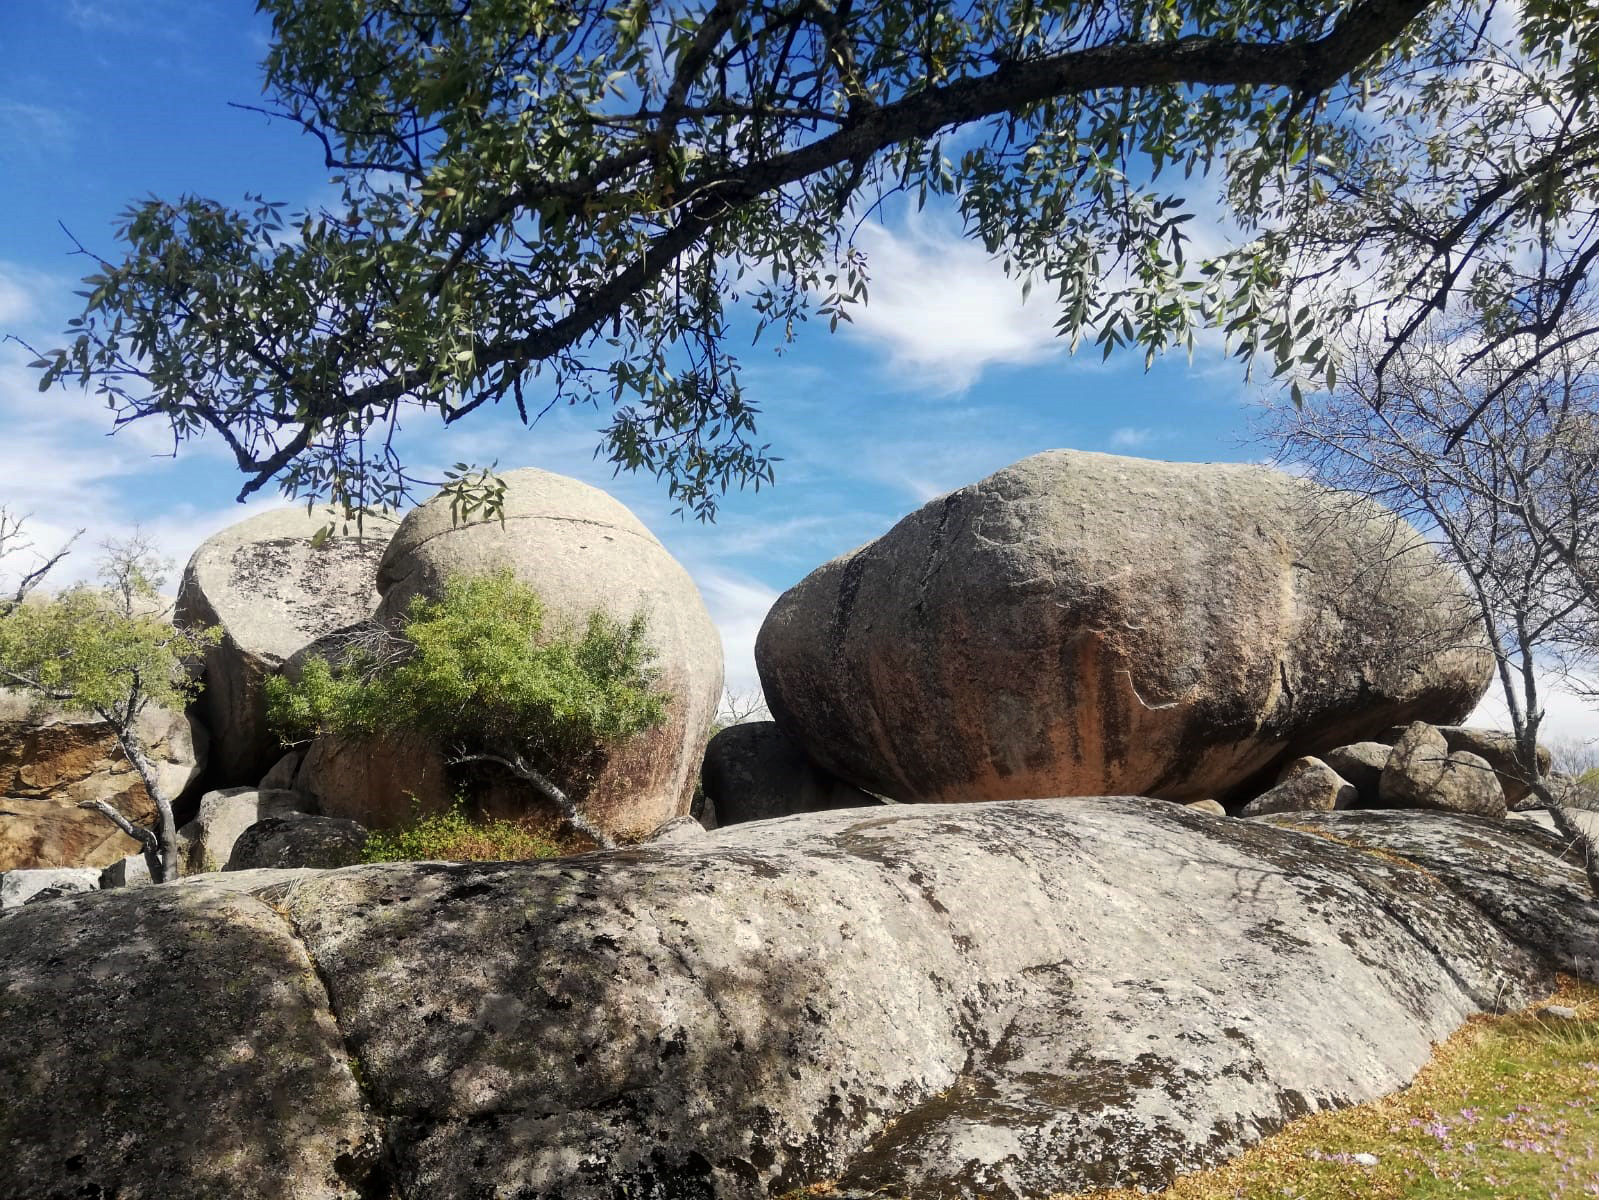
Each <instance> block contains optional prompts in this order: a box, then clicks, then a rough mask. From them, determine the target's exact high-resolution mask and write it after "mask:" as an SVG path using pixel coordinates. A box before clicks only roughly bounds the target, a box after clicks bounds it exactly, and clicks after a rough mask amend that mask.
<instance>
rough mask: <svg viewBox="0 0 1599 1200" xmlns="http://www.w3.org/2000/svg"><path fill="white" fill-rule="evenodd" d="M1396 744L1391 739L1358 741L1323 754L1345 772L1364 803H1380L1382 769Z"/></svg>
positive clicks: (1333, 765) (1329, 761)
mask: <svg viewBox="0 0 1599 1200" xmlns="http://www.w3.org/2000/svg"><path fill="white" fill-rule="evenodd" d="M1393 749H1394V748H1393V747H1392V746H1391V745H1389V744H1388V743H1387V742H1354V743H1352V744H1351V745H1348V746H1335V747H1333V748H1332V749H1331V750H1329V751H1327V753H1325V754H1323V755H1322V756H1321V758H1322V761H1323V762H1325V763H1326V764H1327V765H1328V766H1329V767H1331V768H1332V769H1333V770H1335V771H1337V772H1338V774H1340V775H1342V776H1343V777H1344V778H1345V779H1347V780H1349V782H1350V783H1352V784H1354V786H1355V790H1356V791H1357V792H1359V793H1360V800H1361V803H1363V804H1368V805H1374V804H1376V803H1377V797H1378V793H1379V791H1380V788H1381V785H1382V769H1383V768H1384V767H1385V766H1387V765H1388V756H1389V755H1390V754H1392V753H1393Z"/></svg>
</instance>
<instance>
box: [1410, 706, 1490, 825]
mask: <svg viewBox="0 0 1599 1200" xmlns="http://www.w3.org/2000/svg"><path fill="white" fill-rule="evenodd" d="M1378 797H1379V800H1380V802H1381V804H1382V806H1383V807H1384V808H1433V809H1439V810H1441V811H1443V812H1458V813H1471V814H1473V815H1475V816H1480V817H1503V816H1504V815H1505V793H1504V791H1503V789H1501V788H1500V786H1499V778H1498V776H1497V775H1496V774H1495V772H1494V769H1493V767H1492V766H1491V765H1489V763H1488V761H1487V760H1486V759H1483V758H1479V757H1478V756H1477V755H1475V754H1472V753H1470V752H1469V751H1466V750H1453V751H1452V750H1450V749H1449V743H1448V742H1447V741H1446V740H1445V738H1444V735H1443V733H1442V732H1441V731H1439V730H1438V729H1435V728H1434V727H1433V726H1431V725H1426V724H1423V723H1422V722H1420V721H1417V722H1414V723H1413V724H1412V725H1411V726H1410V727H1409V728H1408V729H1406V730H1405V732H1404V734H1403V735H1402V736H1401V737H1400V738H1399V740H1398V741H1396V742H1395V743H1394V748H1393V752H1392V753H1391V754H1390V755H1389V756H1388V763H1387V765H1386V766H1384V767H1383V769H1382V780H1381V782H1380V783H1379V785H1378Z"/></svg>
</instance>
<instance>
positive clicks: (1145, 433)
mask: <svg viewBox="0 0 1599 1200" xmlns="http://www.w3.org/2000/svg"><path fill="white" fill-rule="evenodd" d="M1154 437H1155V431H1154V430H1153V429H1134V428H1132V427H1131V426H1128V425H1123V426H1122V427H1121V428H1120V429H1116V430H1112V432H1111V435H1110V444H1111V445H1112V446H1114V447H1115V448H1116V449H1118V450H1133V449H1136V448H1137V447H1139V446H1144V445H1147V444H1148V443H1149V442H1150V441H1152V440H1153V439H1154Z"/></svg>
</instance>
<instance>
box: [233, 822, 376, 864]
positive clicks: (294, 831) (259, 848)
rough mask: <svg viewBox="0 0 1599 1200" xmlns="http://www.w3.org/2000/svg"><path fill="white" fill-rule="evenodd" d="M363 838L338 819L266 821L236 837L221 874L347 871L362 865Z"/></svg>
mask: <svg viewBox="0 0 1599 1200" xmlns="http://www.w3.org/2000/svg"><path fill="white" fill-rule="evenodd" d="M366 834H367V831H366V830H365V829H364V828H363V827H362V826H360V825H358V824H356V823H355V822H354V821H344V820H340V819H339V818H337V817H305V816H300V817H266V818H264V819H263V820H260V821H257V822H256V823H255V824H254V825H252V826H250V827H249V828H248V829H246V830H245V831H244V832H243V833H241V834H240V835H239V838H238V840H237V841H236V842H234V843H233V854H232V855H231V856H230V857H229V859H228V861H227V865H226V866H225V867H223V870H225V871H254V870H258V869H262V868H267V869H277V870H282V869H284V868H293V867H316V868H318V869H326V868H328V867H347V866H350V865H351V864H352V863H358V862H360V861H361V850H362V848H363V847H364V846H365V845H366Z"/></svg>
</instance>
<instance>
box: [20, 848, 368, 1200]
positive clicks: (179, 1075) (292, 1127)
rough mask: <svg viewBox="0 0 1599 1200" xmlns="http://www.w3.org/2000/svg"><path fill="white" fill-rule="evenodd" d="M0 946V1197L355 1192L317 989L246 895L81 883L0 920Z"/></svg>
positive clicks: (335, 1033)
mask: <svg viewBox="0 0 1599 1200" xmlns="http://www.w3.org/2000/svg"><path fill="white" fill-rule="evenodd" d="M205 878H207V879H210V878H224V879H225V878H229V877H227V876H207V877H205ZM51 910H54V911H55V912H56V914H57V916H56V919H55V920H53V921H49V922H45V923H39V922H38V921H37V920H35V919H33V918H34V914H36V913H46V912H50V911H51ZM27 941H31V943H32V944H31V945H29V946H27V947H26V948H24V946H23V944H22V943H24V942H27ZM0 944H3V945H4V946H5V951H4V953H5V955H6V957H7V959H8V961H7V964H6V966H5V967H4V968H0V973H3V982H0V1020H4V1022H5V1027H6V1029H7V1030H8V1034H7V1036H6V1037H4V1038H0V1092H3V1094H4V1095H5V1097H6V1102H5V1103H4V1104H0V1146H4V1147H5V1157H6V1165H5V1169H4V1170H3V1171H0V1197H4V1198H5V1200H22V1198H23V1197H44V1196H52V1195H60V1196H104V1197H109V1196H116V1197H125V1198H127V1200H135V1198H138V1200H157V1198H158V1197H159V1198H160V1200H200V1198H202V1197H205V1198H211V1197H220V1196H240V1197H243V1196H259V1197H269V1196H270V1197H283V1198H284V1200H288V1198H289V1197H294V1198H296V1200H312V1198H313V1197H319V1198H320V1197H330V1198H332V1197H337V1198H338V1200H357V1198H358V1197H361V1196H364V1195H369V1194H372V1193H367V1192H363V1191H362V1186H363V1184H364V1181H365V1180H366V1179H367V1178H369V1177H370V1175H371V1173H372V1170H373V1166H374V1161H375V1159H376V1154H377V1149H378V1144H377V1139H376V1136H375V1130H374V1125H373V1122H372V1120H371V1118H370V1117H369V1116H368V1114H367V1112H366V1110H365V1106H364V1105H363V1103H362V1098H361V1090H360V1087H359V1085H358V1083H357V1081H356V1079H355V1076H354V1074H353V1073H352V1071H351V1059H350V1057H349V1053H348V1051H347V1048H346V1046H345V1044H344V1042H343V1041H342V1039H341V1038H340V1036H339V1030H338V1026H337V1025H336V1023H335V1022H334V1019H333V1015H332V1013H331V1012H330V1011H329V1009H328V1001H327V993H326V992H325V991H324V990H323V988H322V985H321V983H320V982H319V981H318V979H317V975H316V971H315V969H314V967H313V964H312V962H311V959H310V958H309V957H308V956H307V954H306V951H305V947H304V945H303V944H302V943H301V942H300V941H299V939H298V938H296V937H295V934H294V929H293V926H292V925H290V924H289V922H288V921H286V920H284V918H283V917H282V916H280V915H279V914H278V913H277V912H275V911H273V909H272V908H271V907H270V906H269V905H268V904H266V903H265V902H263V900H262V899H260V898H258V897H257V896H254V895H249V894H235V893H231V892H228V891H225V890H223V889H222V888H220V887H214V886H210V885H207V884H205V883H203V882H202V881H200V880H195V881H194V882H193V883H185V884H169V885H165V886H161V887H147V888H135V889H131V890H128V889H119V890H117V891H111V892H99V893H96V894H95V895H93V896H85V897H82V898H80V899H73V900H68V901H57V902H55V903H53V904H45V905H39V906H36V907H33V908H28V909H24V910H22V911H21V912H19V913H17V914H15V915H14V916H7V917H6V918H5V919H4V920H0ZM201 947H203V950H200V949H199V948H201ZM62 962H71V963H74V964H81V966H82V968H83V969H82V970H62V969H61V967H60V966H59V965H58V964H60V963H62ZM157 1014H161V1015H160V1016H159V1018H158V1017H157ZM156 1020H160V1021H162V1022H164V1023H165V1024H166V1026H167V1030H168V1032H167V1036H166V1037H165V1039H163V1040H162V1041H161V1042H160V1043H159V1044H158V1043H156V1042H155V1041H153V1040H151V1037H152V1034H153V1032H154V1030H153V1023H154V1022H155V1021H156ZM23 1029H26V1030H27V1031H28V1036H27V1037H26V1038H23V1037H18V1036H15V1034H16V1031H18V1030H23ZM178 1030H181V1033H178V1032H177V1031H178ZM91 1064H96V1065H93V1066H92V1067H91ZM99 1064H110V1066H109V1067H107V1066H104V1065H99ZM224 1114H226V1115H224ZM130 1146H137V1147H138V1151H137V1153H129V1152H128V1150H127V1149H126V1148H127V1147H130ZM115 1147H122V1149H117V1148H115Z"/></svg>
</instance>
